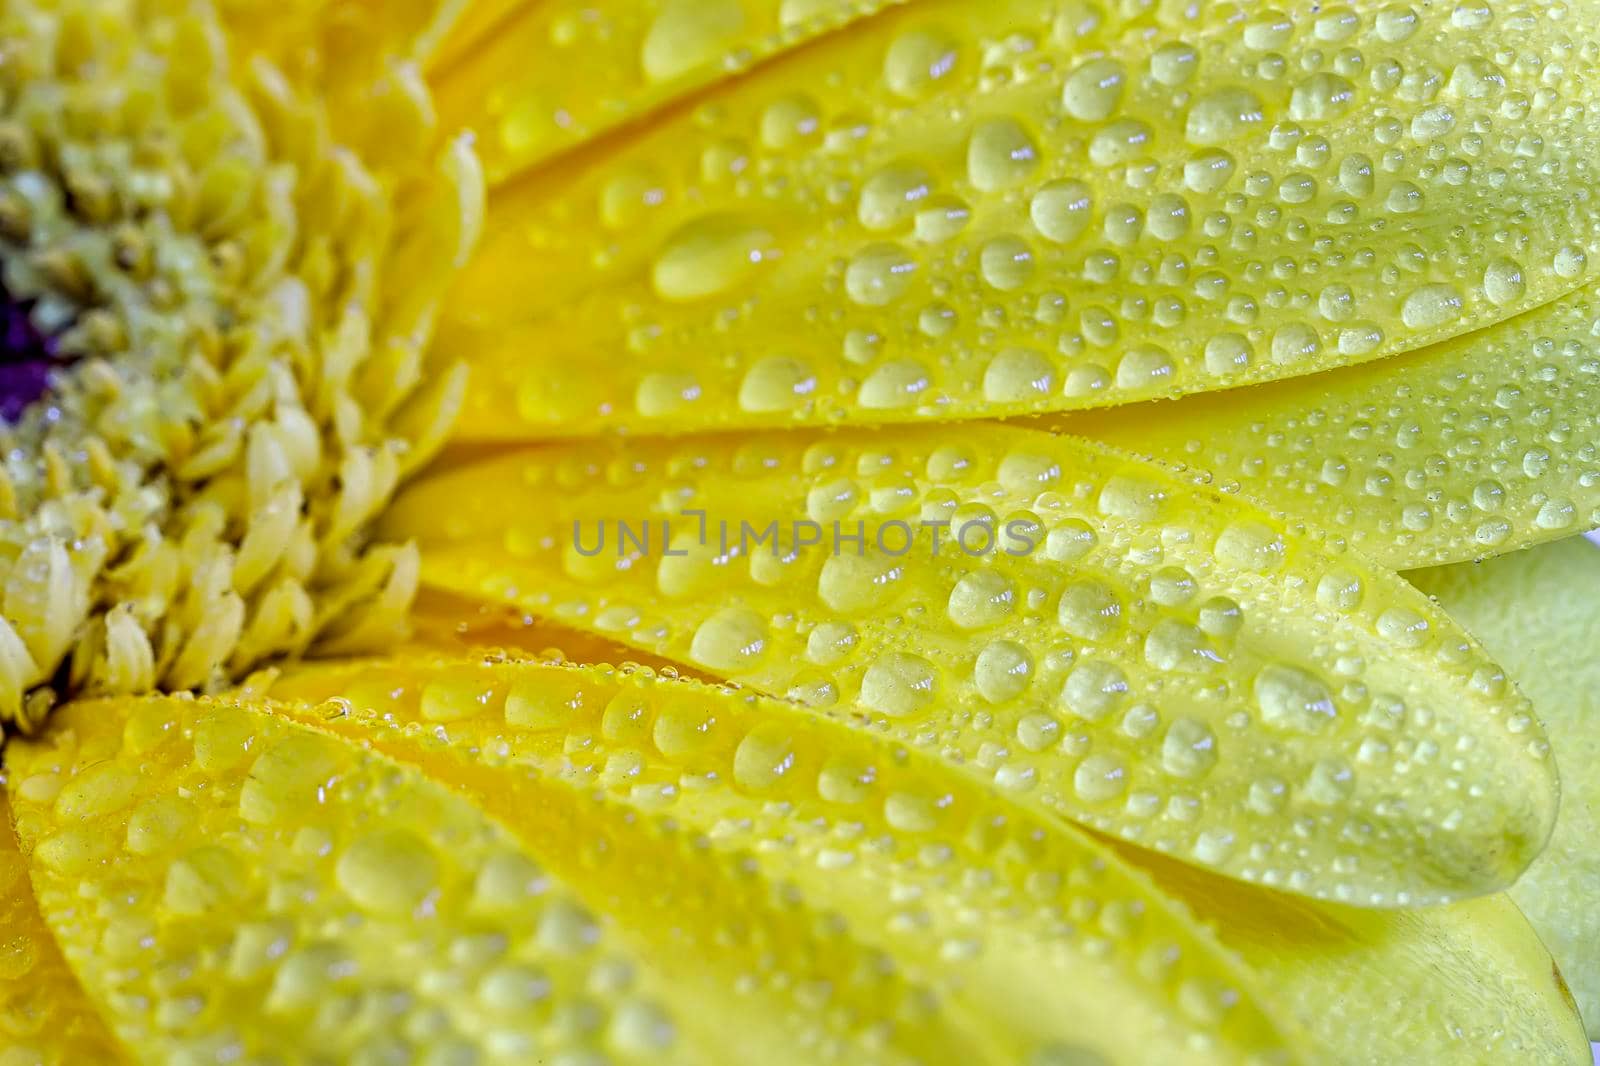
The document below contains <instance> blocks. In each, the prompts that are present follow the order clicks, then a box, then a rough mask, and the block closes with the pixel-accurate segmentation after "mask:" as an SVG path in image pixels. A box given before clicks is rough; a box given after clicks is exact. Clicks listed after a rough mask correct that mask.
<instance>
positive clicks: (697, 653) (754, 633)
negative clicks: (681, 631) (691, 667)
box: [689, 607, 768, 674]
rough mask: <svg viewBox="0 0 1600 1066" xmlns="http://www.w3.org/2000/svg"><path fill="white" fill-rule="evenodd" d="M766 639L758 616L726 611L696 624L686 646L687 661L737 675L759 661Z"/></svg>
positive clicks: (745, 611)
mask: <svg viewBox="0 0 1600 1066" xmlns="http://www.w3.org/2000/svg"><path fill="white" fill-rule="evenodd" d="M767 639H768V638H767V625H766V622H765V621H763V620H762V618H761V616H760V615H758V614H756V613H755V612H754V611H751V610H748V609H746V608H742V607H727V608H724V609H723V610H720V611H718V612H717V613H716V614H714V615H712V616H711V617H709V618H707V619H706V620H705V621H704V622H701V623H700V626H699V628H697V629H696V630H695V633H694V639H693V640H692V641H691V642H690V644H689V658H691V659H693V660H694V661H695V662H697V663H699V664H700V665H701V666H704V667H706V668H708V669H711V670H717V671H721V672H723V673H730V674H734V673H739V672H741V671H744V670H748V669H750V668H752V667H753V666H754V665H755V664H756V663H757V662H759V661H760V659H761V657H762V655H763V654H765V653H766V650H767Z"/></svg>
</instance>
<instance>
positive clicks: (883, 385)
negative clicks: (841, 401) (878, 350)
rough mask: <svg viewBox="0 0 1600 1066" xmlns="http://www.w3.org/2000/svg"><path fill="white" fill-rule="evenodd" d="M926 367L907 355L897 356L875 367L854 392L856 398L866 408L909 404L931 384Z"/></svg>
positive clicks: (876, 408)
mask: <svg viewBox="0 0 1600 1066" xmlns="http://www.w3.org/2000/svg"><path fill="white" fill-rule="evenodd" d="M932 384H933V383H932V381H931V380H930V379H929V377H928V371H927V369H926V368H925V367H924V366H923V365H922V364H921V363H918V362H916V361H914V360H910V359H898V360H895V361H893V362H889V363H885V364H883V365H882V366H880V367H879V368H878V369H876V370H874V371H873V372H872V373H871V374H870V375H869V376H868V377H867V380H866V381H863V382H862V383H861V389H860V390H859V391H858V392H857V393H856V402H857V403H859V404H860V405H861V406H862V407H865V408H867V409H868V410H874V411H882V410H889V409H891V408H896V407H910V406H913V405H914V404H916V403H918V402H920V401H921V398H922V394H923V393H925V392H927V391H928V389H929V388H930V387H931V386H932Z"/></svg>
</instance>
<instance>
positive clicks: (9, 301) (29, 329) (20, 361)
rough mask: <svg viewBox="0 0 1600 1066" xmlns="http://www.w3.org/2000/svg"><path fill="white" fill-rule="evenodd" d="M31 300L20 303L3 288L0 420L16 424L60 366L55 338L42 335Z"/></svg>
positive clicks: (0, 288) (0, 302) (0, 290)
mask: <svg viewBox="0 0 1600 1066" xmlns="http://www.w3.org/2000/svg"><path fill="white" fill-rule="evenodd" d="M32 307H33V302H32V301H31V300H17V299H15V298H13V297H12V295H11V293H9V292H8V291H6V289H5V286H4V285H3V284H0V344H3V345H4V350H0V418H3V419H5V420H6V421H7V422H15V421H16V420H17V419H19V418H21V417H22V412H23V411H25V410H27V408H28V405H29V404H31V403H32V402H33V401H35V400H37V399H38V398H39V397H41V396H43V395H44V394H45V392H46V391H47V390H48V389H49V387H50V374H51V372H52V371H53V370H55V368H56V366H57V365H59V364H60V362H61V356H60V352H59V350H58V345H57V342H56V338H55V337H52V336H49V335H47V334H45V333H41V332H40V331H39V329H38V328H37V327H36V326H35V325H34V324H33V320H32V318H30V317H29V314H28V312H29V311H30V310H32Z"/></svg>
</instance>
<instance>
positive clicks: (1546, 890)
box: [1409, 538, 1600, 1040]
mask: <svg viewBox="0 0 1600 1066" xmlns="http://www.w3.org/2000/svg"><path fill="white" fill-rule="evenodd" d="M1409 576H1410V578H1411V580H1412V581H1414V582H1415V583H1416V585H1417V587H1419V588H1421V589H1422V590H1423V591H1424V592H1427V593H1430V594H1431V595H1433V596H1436V597H1438V599H1439V601H1440V602H1441V603H1442V604H1443V605H1444V607H1445V609H1446V610H1448V611H1449V612H1450V613H1451V615H1452V616H1454V617H1455V618H1456V619H1458V620H1459V621H1460V622H1461V624H1462V625H1463V626H1466V627H1467V628H1468V629H1470V630H1472V632H1474V633H1476V634H1477V635H1478V636H1480V637H1481V638H1482V639H1483V642H1484V644H1485V645H1486V646H1487V647H1488V648H1489V650H1490V651H1491V652H1493V653H1494V655H1495V656H1496V657H1498V658H1499V659H1500V661H1501V662H1503V663H1505V665H1506V667H1507V668H1508V669H1510V670H1511V671H1512V677H1514V678H1515V679H1516V681H1517V684H1518V685H1519V686H1520V687H1521V688H1522V690H1523V691H1524V692H1526V693H1527V694H1528V696H1529V697H1530V698H1531V699H1532V700H1533V706H1534V709H1535V710H1536V711H1538V713H1539V717H1540V718H1541V719H1542V720H1543V722H1544V725H1545V728H1546V729H1547V730H1548V731H1549V733H1550V740H1551V743H1552V744H1553V745H1554V747H1555V757H1556V762H1557V764H1558V765H1559V766H1560V768H1561V812H1560V815H1559V817H1558V818H1557V819H1556V829H1555V833H1554V834H1553V835H1552V836H1551V838H1550V846H1549V847H1548V848H1546V849H1545V851H1544V853H1543V854H1542V855H1540V856H1539V858H1538V859H1537V860H1535V862H1534V864H1533V866H1532V867H1530V868H1529V870H1528V872H1527V873H1526V874H1524V875H1523V876H1522V878H1521V879H1520V880H1519V881H1518V882H1517V883H1516V885H1515V886H1514V887H1513V888H1512V889H1511V896H1512V898H1513V899H1515V900H1516V901H1517V903H1518V904H1520V905H1521V907H1522V909H1523V910H1524V911H1526V912H1527V914H1528V917H1529V918H1530V919H1531V920H1532V921H1533V924H1534V926H1535V927H1536V928H1537V929H1538V930H1539V935H1540V936H1541V937H1543V938H1544V941H1545V943H1546V944H1549V945H1550V950H1551V952H1552V953H1553V954H1554V955H1555V957H1556V961H1557V962H1558V963H1560V965H1561V969H1562V972H1564V973H1565V974H1566V977H1567V981H1568V982H1569V983H1570V984H1571V985H1572V991H1573V994H1574V995H1575V996H1576V997H1577V1000H1578V1006H1579V1008H1580V1009H1581V1010H1582V1011H1583V1015H1584V1017H1585V1018H1586V1019H1587V1020H1588V1024H1589V1035H1590V1036H1591V1037H1593V1038H1594V1039H1596V1040H1600V954H1597V953H1596V946H1597V945H1600V854H1597V853H1596V846H1595V845H1596V841H1600V660H1597V659H1596V657H1595V649H1596V648H1597V647H1600V548H1597V547H1596V546H1595V545H1593V544H1591V543H1589V542H1588V541H1586V540H1583V539H1581V538H1579V539H1572V540H1567V541H1563V542H1562V543H1560V544H1552V545H1549V546H1547V547H1543V548H1537V549H1535V550H1533V551H1528V552H1519V553H1518V554H1515V555H1508V556H1506V557H1504V558H1502V559H1493V560H1490V561H1489V562H1487V563H1482V564H1479V565H1465V566H1452V567H1444V568H1440V569H1436V570H1423V571H1419V572H1417V573H1415V574H1411V575H1409Z"/></svg>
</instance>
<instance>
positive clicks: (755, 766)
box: [733, 722, 794, 792]
mask: <svg viewBox="0 0 1600 1066" xmlns="http://www.w3.org/2000/svg"><path fill="white" fill-rule="evenodd" d="M792 769H794V738H793V737H791V736H790V735H789V731H788V729H787V728H785V727H783V726H781V725H779V724H778V723H775V722H768V723H763V724H762V725H758V726H756V728H754V729H752V730H751V731H750V732H749V733H747V734H745V738H744V739H743V740H741V741H740V742H739V747H738V748H737V749H736V750H735V751H734V753H733V780H734V782H735V783H736V784H738V785H739V787H740V788H746V789H750V790H751V791H753V792H763V791H766V790H767V789H771V788H775V787H776V786H777V785H778V783H779V782H781V781H782V780H783V778H784V775H785V774H787V773H788V772H789V771H790V770H792Z"/></svg>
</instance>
